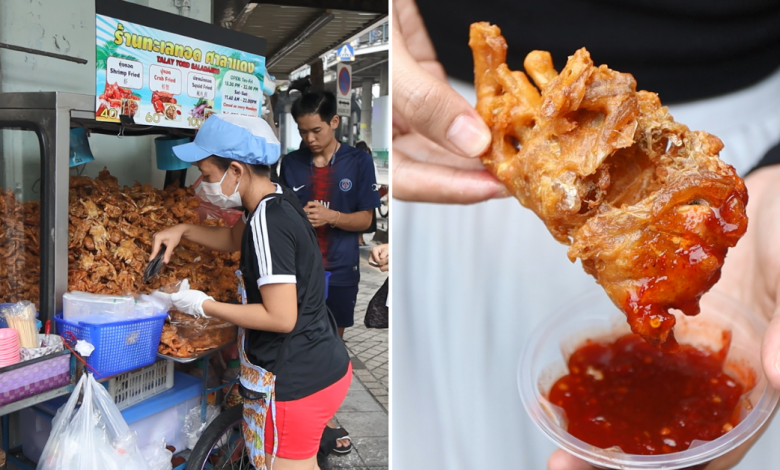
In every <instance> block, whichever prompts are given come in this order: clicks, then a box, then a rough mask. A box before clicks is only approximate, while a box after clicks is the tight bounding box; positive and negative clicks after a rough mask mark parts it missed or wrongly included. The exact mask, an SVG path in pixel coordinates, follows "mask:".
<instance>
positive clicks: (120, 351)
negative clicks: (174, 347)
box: [54, 313, 168, 378]
mask: <svg viewBox="0 0 780 470" xmlns="http://www.w3.org/2000/svg"><path fill="white" fill-rule="evenodd" d="M166 318H168V314H167V313H166V314H164V315H158V316H154V317H149V318H143V319H135V320H125V321H118V322H113V323H101V324H94V323H87V322H70V321H68V320H65V319H64V318H62V314H61V313H58V314H57V315H56V316H55V317H54V321H55V322H56V323H57V332H58V333H59V335H60V336H62V335H64V334H65V332H66V331H70V332H71V333H73V335H74V336H75V337H76V338H78V339H82V340H84V341H87V342H89V343H90V344H92V345H93V346H95V350H94V351H93V352H92V354H91V355H90V356H89V357H87V358H86V359H87V364H89V365H90V366H91V367H92V368H93V369H95V370H96V371H97V374H95V378H105V377H110V376H112V375H116V374H121V373H122V372H127V371H129V370H133V369H137V368H139V367H144V366H148V365H149V364H152V363H153V362H154V361H155V360H156V359H157V347H158V346H159V345H160V335H161V334H162V328H163V324H164V323H165V319H166Z"/></svg>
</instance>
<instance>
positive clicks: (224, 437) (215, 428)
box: [186, 405, 254, 470]
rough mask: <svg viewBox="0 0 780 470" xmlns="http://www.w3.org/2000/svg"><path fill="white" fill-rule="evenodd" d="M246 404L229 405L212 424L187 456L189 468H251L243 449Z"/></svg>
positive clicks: (211, 469) (234, 469)
mask: <svg viewBox="0 0 780 470" xmlns="http://www.w3.org/2000/svg"><path fill="white" fill-rule="evenodd" d="M243 410H244V407H243V405H236V406H233V407H230V408H228V409H227V410H225V411H224V412H223V413H221V414H220V415H219V416H217V417H216V418H215V419H214V421H212V422H211V424H209V426H208V427H207V428H206V430H205V431H203V434H201V436H200V438H199V439H198V442H197V444H195V448H194V449H192V452H191V453H190V457H189V459H187V467H186V470H252V469H253V468H254V467H252V464H251V463H250V462H249V456H248V455H247V453H246V452H245V450H244V434H243V432H242V429H241V423H242V422H243V420H244V415H243Z"/></svg>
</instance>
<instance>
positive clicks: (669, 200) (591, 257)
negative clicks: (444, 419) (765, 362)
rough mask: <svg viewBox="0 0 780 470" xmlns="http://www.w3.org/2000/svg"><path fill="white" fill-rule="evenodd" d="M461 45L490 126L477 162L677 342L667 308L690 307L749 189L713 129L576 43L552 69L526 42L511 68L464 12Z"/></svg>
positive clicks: (730, 240)
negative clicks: (465, 34) (684, 120)
mask: <svg viewBox="0 0 780 470" xmlns="http://www.w3.org/2000/svg"><path fill="white" fill-rule="evenodd" d="M469 45H470V46H471V49H472V52H473V54H474V75H475V85H476V91H477V111H478V112H479V114H480V115H481V116H482V118H483V119H484V120H485V122H486V123H487V125H488V126H489V127H490V129H491V131H492V134H493V141H492V145H491V147H490V148H489V149H488V151H487V152H486V153H485V154H484V155H483V156H482V161H483V163H484V165H485V167H486V168H487V169H488V171H490V172H491V173H492V174H493V175H495V176H496V178H497V179H498V180H500V181H501V182H502V183H503V184H504V185H505V186H506V187H507V189H508V190H509V191H510V193H511V194H513V195H514V196H515V197H516V198H517V199H519V200H520V203H521V204H522V205H523V206H525V207H527V208H529V209H531V210H533V211H534V212H535V213H536V215H537V216H539V218H541V219H542V221H543V222H544V223H545V225H546V226H547V228H548V230H549V231H550V233H551V234H552V235H553V237H555V239H556V240H558V241H559V242H561V243H563V244H566V245H569V251H568V255H569V258H570V259H571V260H572V261H575V260H576V259H577V258H579V259H580V260H581V262H582V266H583V268H584V269H585V271H586V272H587V273H588V274H590V275H592V276H593V277H595V278H596V280H597V282H598V283H599V284H600V285H601V286H602V287H603V288H604V290H605V291H606V292H607V294H608V295H609V297H610V298H611V299H612V301H613V302H614V303H615V304H616V305H617V306H618V307H620V308H621V310H622V311H623V312H625V313H626V315H627V317H628V322H629V324H630V326H631V329H632V330H633V331H634V333H637V334H639V335H641V336H642V337H643V338H644V339H645V340H647V341H648V342H649V343H650V344H652V345H654V346H656V347H658V348H659V349H662V350H665V351H676V350H677V349H678V347H679V346H678V344H677V342H676V340H675V339H674V334H673V326H674V323H675V318H674V316H673V315H672V313H670V311H669V310H670V309H679V310H681V311H682V312H684V313H685V314H687V315H696V314H697V313H698V312H699V299H700V297H701V296H702V295H703V294H704V293H706V292H707V291H708V290H709V289H710V288H711V287H712V286H713V284H715V282H717V280H718V279H719V278H720V270H721V266H722V265H723V261H724V258H725V256H726V252H727V251H728V248H729V247H733V246H734V245H736V243H737V241H738V240H739V239H740V237H742V235H743V234H744V233H745V230H746V228H747V216H746V214H745V206H746V204H747V200H748V195H747V190H746V189H745V184H744V182H743V181H742V179H740V178H739V176H737V174H736V171H735V170H734V168H732V167H731V166H730V165H728V164H726V163H724V162H723V161H721V160H720V158H719V157H718V152H719V151H720V150H721V149H722V148H723V144H722V142H721V141H720V139H718V138H717V137H715V136H713V135H710V134H708V133H706V132H702V131H691V130H690V129H688V127H686V126H685V125H683V124H680V123H677V122H675V121H674V119H673V118H672V116H671V115H670V114H669V112H668V110H667V108H666V107H663V106H661V102H660V100H659V98H658V95H656V94H655V93H651V92H648V91H636V81H635V80H634V77H633V76H632V75H630V74H627V73H620V72H616V71H614V70H611V69H609V68H608V67H607V66H606V65H601V66H598V67H596V66H594V64H593V61H592V60H591V58H590V54H589V53H588V51H587V50H585V49H584V48H583V49H580V50H578V51H576V52H575V53H574V55H573V56H570V57H569V60H568V63H567V64H566V66H565V67H564V69H563V70H562V71H561V73H558V72H557V71H556V70H555V68H554V66H553V62H552V58H551V56H550V54H549V53H548V52H545V51H533V52H531V53H530V54H528V56H527V57H526V59H525V63H524V67H525V70H526V73H527V74H528V75H526V74H524V73H523V72H520V71H512V70H510V69H509V68H508V67H507V65H506V63H505V62H506V50H507V45H506V41H505V40H504V38H503V37H502V36H501V31H500V30H499V28H498V27H497V26H491V25H490V24H488V23H475V24H473V25H472V26H471V34H470V41H469ZM528 77H530V78H531V80H533V83H534V84H535V85H536V86H534V84H532V83H531V81H530V80H529V78H528Z"/></svg>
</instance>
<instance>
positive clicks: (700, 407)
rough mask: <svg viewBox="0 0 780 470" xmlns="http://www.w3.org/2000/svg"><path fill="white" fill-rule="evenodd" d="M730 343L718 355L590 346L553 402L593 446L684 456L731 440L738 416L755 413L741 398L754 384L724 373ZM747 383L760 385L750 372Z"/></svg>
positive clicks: (633, 339) (631, 340) (636, 344)
mask: <svg viewBox="0 0 780 470" xmlns="http://www.w3.org/2000/svg"><path fill="white" fill-rule="evenodd" d="M724 339H725V340H726V341H725V343H724V344H725V346H724V347H723V348H722V349H721V351H718V352H711V351H703V350H700V349H696V348H694V347H692V346H689V345H681V346H680V350H679V352H677V353H664V352H662V351H659V350H658V349H656V348H654V347H653V346H650V345H649V344H647V343H646V342H645V341H644V340H643V339H642V338H641V337H639V336H637V335H634V334H628V335H625V336H622V337H620V338H618V339H617V340H615V341H614V342H613V343H597V342H595V341H590V340H589V341H588V342H587V343H585V345H583V346H582V347H580V348H579V349H577V350H576V351H575V352H574V354H572V356H571V358H570V359H569V375H566V376H564V377H561V378H560V379H558V381H557V382H555V384H554V385H553V386H552V389H551V390H550V394H549V400H550V402H551V403H553V404H554V405H558V406H560V407H561V408H563V409H564V410H565V411H566V417H567V420H568V432H569V433H570V434H571V435H573V436H574V437H577V438H579V439H581V440H582V441H584V442H587V443H588V444H591V445H593V446H596V447H600V448H603V449H606V448H609V447H613V446H618V447H620V448H621V449H622V450H623V452H625V453H627V454H638V455H652V454H668V453H672V452H680V451H683V450H686V449H688V447H690V445H691V442H692V441H694V440H702V441H711V440H713V439H716V438H718V437H720V436H722V435H723V434H725V433H727V432H728V431H730V430H731V429H732V428H733V427H734V426H736V425H737V424H738V423H739V417H740V410H741V409H743V408H744V409H750V408H751V405H750V403H749V401H748V400H747V399H746V398H745V399H743V398H741V397H742V394H743V393H744V391H745V385H747V386H748V387H752V384H751V383H748V384H745V382H744V381H743V382H742V383H740V382H739V381H738V380H737V379H735V378H734V377H731V376H729V375H727V374H726V373H724V372H723V363H724V360H725V357H726V353H727V352H728V346H729V344H730V335H728V334H725V337H724ZM740 374H742V371H740ZM745 375H747V376H748V378H749V381H752V382H754V381H755V378H750V377H754V376H755V374H754V373H752V370H751V371H749V373H746V374H745ZM743 384H745V385H743Z"/></svg>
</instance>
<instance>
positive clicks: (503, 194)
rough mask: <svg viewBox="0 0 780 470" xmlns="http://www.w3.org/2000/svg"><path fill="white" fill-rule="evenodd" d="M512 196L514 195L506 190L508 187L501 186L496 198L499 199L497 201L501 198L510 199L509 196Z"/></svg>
mask: <svg viewBox="0 0 780 470" xmlns="http://www.w3.org/2000/svg"><path fill="white" fill-rule="evenodd" d="M511 195H512V194H511V193H510V192H509V190H508V189H506V186H501V189H499V190H498V191H497V192H496V198H497V199H500V198H502V197H509V196H511Z"/></svg>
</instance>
